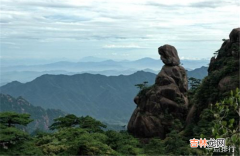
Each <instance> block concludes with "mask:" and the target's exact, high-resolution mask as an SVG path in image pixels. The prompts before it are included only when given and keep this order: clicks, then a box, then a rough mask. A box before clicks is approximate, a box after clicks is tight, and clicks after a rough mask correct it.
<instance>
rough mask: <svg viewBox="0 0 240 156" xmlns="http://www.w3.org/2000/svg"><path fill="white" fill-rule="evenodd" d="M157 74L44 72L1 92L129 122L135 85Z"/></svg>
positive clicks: (109, 120) (203, 70) (115, 121)
mask: <svg viewBox="0 0 240 156" xmlns="http://www.w3.org/2000/svg"><path fill="white" fill-rule="evenodd" d="M206 70H207V68H206V67H202V68H199V69H196V70H193V71H188V75H189V76H190V75H191V76H193V77H197V78H201V77H204V74H206ZM199 72H200V73H199ZM194 74H195V75H196V76H194ZM205 76H206V75H205ZM155 77H156V74H154V73H151V72H144V71H139V72H136V73H134V74H131V75H125V76H124V75H119V76H104V75H100V74H87V73H85V74H76V75H49V74H45V75H42V76H40V77H38V78H36V79H34V80H33V81H31V82H27V83H20V82H18V81H13V82H11V83H8V84H7V85H4V86H2V87H0V92H1V93H4V94H9V95H12V96H14V97H18V96H22V97H24V98H26V99H27V100H29V101H30V103H32V104H33V105H35V106H41V107H43V108H45V109H48V108H53V109H61V110H63V111H64V112H67V113H73V114H76V115H79V116H82V115H91V116H93V117H95V118H97V119H99V120H101V121H104V122H107V123H110V124H120V125H121V124H125V123H127V122H128V120H129V118H130V115H131V113H132V111H133V110H134V108H135V107H136V105H135V104H134V102H133V98H134V97H135V96H136V94H137V93H138V91H139V89H137V88H136V87H135V86H134V85H135V84H139V83H142V82H143V81H148V82H149V85H151V84H153V83H154V81H155Z"/></svg>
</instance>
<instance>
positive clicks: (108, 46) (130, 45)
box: [103, 44, 146, 49]
mask: <svg viewBox="0 0 240 156" xmlns="http://www.w3.org/2000/svg"><path fill="white" fill-rule="evenodd" d="M103 48H106V49H141V48H146V47H141V46H139V45H136V44H128V45H114V44H110V45H105V46H103Z"/></svg>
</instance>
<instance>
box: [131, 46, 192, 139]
mask: <svg viewBox="0 0 240 156" xmlns="http://www.w3.org/2000/svg"><path fill="white" fill-rule="evenodd" d="M158 52H159V54H160V55H161V60H162V61H163V63H164V64H165V65H164V66H163V68H162V70H161V71H160V72H159V74H158V75H157V77H156V80H155V84H154V85H153V86H150V87H147V88H144V89H143V90H141V91H140V92H139V94H138V95H137V96H136V97H135V98H134V102H135V103H136V104H137V108H136V109H135V110H134V112H133V114H132V116H131V119H130V121H129V123H128V132H130V133H132V134H133V135H135V136H137V137H141V138H148V137H160V138H165V136H166V134H167V133H168V132H169V131H170V129H173V128H175V127H176V125H177V124H176V122H177V121H178V122H184V120H185V117H186V114H187V109H186V108H187V105H188V99H187V89H188V83H187V75H186V71H185V69H184V68H183V67H182V66H180V65H179V64H180V60H179V57H178V53H177V50H176V49H175V47H173V46H171V45H164V46H161V47H159V48H158Z"/></svg>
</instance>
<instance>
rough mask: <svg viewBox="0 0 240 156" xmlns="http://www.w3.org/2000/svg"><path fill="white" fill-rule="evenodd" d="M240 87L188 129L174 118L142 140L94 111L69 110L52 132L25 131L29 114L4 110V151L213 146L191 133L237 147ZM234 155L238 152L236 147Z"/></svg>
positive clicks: (152, 151) (125, 151) (154, 150)
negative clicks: (162, 131) (111, 126)
mask: <svg viewBox="0 0 240 156" xmlns="http://www.w3.org/2000/svg"><path fill="white" fill-rule="evenodd" d="M239 103H240V91H239V90H238V89H237V90H236V91H234V92H231V95H230V96H228V97H227V98H226V99H224V100H222V101H220V102H217V103H216V104H215V105H211V107H209V108H206V109H204V110H203V111H202V113H201V115H200V120H199V122H198V123H197V124H195V123H192V124H190V125H188V126H187V127H185V128H184V126H183V125H182V124H181V122H179V121H178V120H174V125H175V127H173V129H171V130H170V133H168V134H167V136H166V138H165V139H164V140H161V139H159V138H152V139H138V138H135V137H133V136H132V135H130V134H128V133H127V132H126V131H120V132H116V131H113V130H108V131H104V129H105V128H106V125H104V124H103V123H101V122H100V121H97V120H95V119H94V118H92V117H90V116H86V117H77V116H75V115H72V114H69V115H66V116H65V117H59V118H57V119H55V120H54V123H53V124H52V125H51V126H50V129H52V130H54V131H52V132H51V133H46V132H41V131H36V132H35V135H33V136H31V135H29V134H28V133H26V132H24V126H26V125H27V124H28V123H30V122H31V121H32V120H31V119H30V115H28V114H17V113H13V112H4V113H1V114H0V124H1V131H0V135H1V139H0V148H1V152H0V154H2V155H159V154H163V155H164V154H168V155H189V154H190V155H206V154H216V153H212V151H210V150H206V149H201V148H197V149H194V148H190V143H189V139H192V138H194V137H195V138H207V139H210V138H226V139H227V140H226V142H227V146H235V147H238V145H239V143H240V139H239V129H238V128H239V127H238V122H237V121H238V120H239V119H238V118H239V110H238V105H239ZM235 154H239V151H238V149H236V150H235Z"/></svg>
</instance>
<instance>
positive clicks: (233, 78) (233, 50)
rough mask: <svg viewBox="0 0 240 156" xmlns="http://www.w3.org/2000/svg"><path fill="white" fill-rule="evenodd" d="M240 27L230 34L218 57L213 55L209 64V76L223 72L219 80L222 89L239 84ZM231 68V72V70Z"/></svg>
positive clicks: (226, 89) (227, 89) (228, 88)
mask: <svg viewBox="0 0 240 156" xmlns="http://www.w3.org/2000/svg"><path fill="white" fill-rule="evenodd" d="M239 37H240V28H235V29H233V30H232V31H231V33H230V34H229V39H227V40H225V41H224V42H223V44H222V46H221V48H220V49H219V50H218V51H217V52H218V54H217V57H216V58H215V57H212V59H211V62H210V65H209V69H208V72H209V76H210V75H211V74H216V73H219V72H221V73H222V74H221V77H220V79H219V81H218V86H216V87H218V88H219V89H220V91H229V90H232V89H235V88H236V86H239V83H238V82H239V51H240V50H239V47H240V46H239V45H240V41H239ZM229 70H230V72H229Z"/></svg>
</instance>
